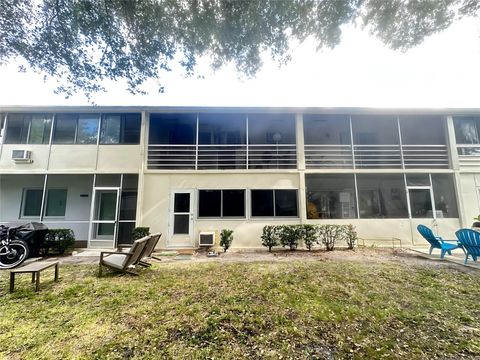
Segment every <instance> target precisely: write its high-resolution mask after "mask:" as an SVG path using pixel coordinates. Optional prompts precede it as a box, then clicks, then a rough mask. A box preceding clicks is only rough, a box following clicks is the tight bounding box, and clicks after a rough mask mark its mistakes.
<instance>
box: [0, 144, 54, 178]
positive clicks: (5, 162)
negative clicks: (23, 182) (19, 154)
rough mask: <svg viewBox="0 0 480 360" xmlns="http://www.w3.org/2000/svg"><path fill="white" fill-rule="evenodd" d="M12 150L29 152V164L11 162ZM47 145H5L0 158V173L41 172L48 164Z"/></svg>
mask: <svg viewBox="0 0 480 360" xmlns="http://www.w3.org/2000/svg"><path fill="white" fill-rule="evenodd" d="M12 150H30V151H31V152H32V157H31V159H32V160H33V162H31V163H15V162H13V161H12ZM48 152H49V146H48V145H28V144H19V145H7V144H4V145H3V147H2V153H1V156H0V172H1V173H14V172H29V173H31V172H41V171H44V170H45V169H46V168H47V163H48Z"/></svg>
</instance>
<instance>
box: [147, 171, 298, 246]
mask: <svg viewBox="0 0 480 360" xmlns="http://www.w3.org/2000/svg"><path fill="white" fill-rule="evenodd" d="M298 188H299V176H298V174H297V173H283V174H278V173H276V174H275V173H256V174H252V173H250V174H240V173H228V172H226V171H223V172H217V173H206V174H205V173H204V174H192V173H190V174H188V173H183V174H175V175H171V174H155V173H149V174H145V175H144V189H143V191H144V195H143V203H142V215H141V217H140V219H139V221H140V223H141V225H144V226H150V228H151V231H152V232H161V233H163V236H162V238H161V240H160V244H159V246H160V247H166V243H167V238H168V233H169V231H168V230H169V228H168V225H169V220H170V194H171V191H172V190H174V189H177V190H180V189H194V190H198V189H298ZM196 193H197V191H195V192H194V213H195V220H194V230H193V231H194V238H195V242H197V240H198V233H199V232H200V231H213V230H217V231H219V230H221V229H223V228H229V229H232V230H234V231H235V235H234V238H235V240H234V244H233V247H260V246H261V245H260V242H259V241H260V240H259V239H260V238H259V236H260V233H261V229H262V228H263V226H264V225H266V224H273V223H277V224H283V223H296V224H298V223H300V218H297V219H273V218H270V219H268V220H267V219H265V220H263V219H262V220H253V219H248V218H245V219H235V220H233V219H228V220H222V219H197V218H196V217H197V211H196V207H197V202H196V196H197V194H196ZM246 210H247V214H248V212H249V209H248V206H247V209H246Z"/></svg>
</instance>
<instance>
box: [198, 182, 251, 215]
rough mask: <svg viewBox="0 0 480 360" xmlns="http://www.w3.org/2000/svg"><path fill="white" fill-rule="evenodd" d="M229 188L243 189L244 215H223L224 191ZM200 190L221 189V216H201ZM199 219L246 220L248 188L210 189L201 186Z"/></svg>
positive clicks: (215, 189)
mask: <svg viewBox="0 0 480 360" xmlns="http://www.w3.org/2000/svg"><path fill="white" fill-rule="evenodd" d="M229 190H239V191H243V216H224V215H223V192H224V191H229ZM200 191H220V216H200ZM197 199H198V201H197V206H196V210H197V216H196V219H197V220H208V219H228V220H235V219H238V220H244V219H247V218H248V217H247V189H245V188H224V189H217V188H214V189H209V188H199V189H197Z"/></svg>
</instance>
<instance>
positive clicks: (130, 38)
mask: <svg viewBox="0 0 480 360" xmlns="http://www.w3.org/2000/svg"><path fill="white" fill-rule="evenodd" d="M479 12H480V5H479V2H478V1H477V0H0V64H4V63H6V62H9V61H11V60H12V59H19V58H23V59H24V60H26V62H27V63H28V64H29V66H30V67H31V68H32V69H33V70H35V71H37V72H40V73H44V74H46V76H50V77H53V78H56V79H59V84H60V85H59V87H58V89H57V91H58V92H61V93H64V94H65V95H67V96H69V95H71V94H72V93H73V92H75V91H78V90H81V91H84V92H85V93H86V94H87V95H88V94H90V93H92V92H95V91H98V90H101V89H102V86H101V85H100V84H101V82H102V80H105V79H111V80H119V79H126V80H127V82H128V89H129V90H130V91H131V92H132V93H136V92H141V85H142V84H143V83H144V82H145V81H146V80H147V79H149V78H159V77H160V74H161V72H162V71H165V70H166V71H168V70H170V69H171V66H172V65H173V64H174V63H180V65H181V66H182V67H183V68H184V69H185V70H186V73H187V74H194V73H195V68H196V63H197V59H198V58H199V57H201V56H209V57H210V58H211V64H212V66H213V68H219V67H221V66H222V65H224V64H226V63H229V62H233V63H235V65H236V68H237V70H238V71H239V72H240V73H243V74H245V75H247V76H253V75H254V74H255V73H256V72H257V71H258V70H259V68H260V67H261V53H262V52H264V51H268V52H269V53H270V54H271V56H272V58H273V59H274V60H277V61H279V62H280V63H284V62H286V61H288V60H289V56H290V55H289V43H290V42H291V41H292V40H297V41H303V40H304V39H305V38H307V37H308V36H312V37H314V39H315V40H316V41H317V44H318V47H319V48H322V47H330V48H333V47H334V46H335V45H337V44H338V43H339V42H340V39H341V26H342V25H344V24H348V23H352V22H355V23H357V24H359V25H361V26H364V27H366V28H367V29H369V31H370V32H371V33H372V34H373V35H375V36H377V37H379V38H380V39H381V40H382V41H383V42H384V43H385V44H387V45H388V46H390V47H391V48H393V49H400V50H406V49H408V48H410V47H412V46H415V45H417V44H419V43H421V42H422V41H423V39H424V38H425V37H426V36H429V35H431V34H434V33H436V32H439V31H441V30H443V29H445V28H447V27H448V26H449V25H451V24H452V23H453V22H454V21H455V20H457V19H459V18H461V17H462V16H466V15H470V16H478V13H479ZM160 90H162V89H160Z"/></svg>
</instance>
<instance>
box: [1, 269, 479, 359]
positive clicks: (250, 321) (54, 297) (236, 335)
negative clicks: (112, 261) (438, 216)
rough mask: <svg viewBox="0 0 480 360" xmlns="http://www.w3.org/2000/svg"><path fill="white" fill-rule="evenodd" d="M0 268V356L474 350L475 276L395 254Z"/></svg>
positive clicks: (440, 353) (409, 355)
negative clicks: (102, 272)
mask: <svg viewBox="0 0 480 360" xmlns="http://www.w3.org/2000/svg"><path fill="white" fill-rule="evenodd" d="M96 271H97V267H96V266H91V265H70V266H66V265H62V266H61V270H60V282H59V283H53V282H52V281H51V280H50V278H51V276H52V272H45V274H43V273H42V279H43V283H44V285H43V289H42V291H41V292H39V293H35V292H34V291H33V286H31V284H29V276H28V275H24V276H18V279H17V284H16V289H17V290H16V291H15V293H14V294H12V295H10V294H8V287H7V285H8V283H7V275H8V273H7V272H2V273H1V274H0V277H1V280H0V286H1V288H0V315H1V317H0V323H1V326H0V358H2V357H3V358H6V359H67V358H68V359H70V358H99V359H104V358H105V359H107V358H108V359H130V358H132V359H141V358H145V359H152V358H175V359H185V358H194V359H196V358H220V359H241V358H267V359H279V358H280V357H282V358H284V359H285V358H292V359H330V358H349V357H352V358H380V357H387V358H392V357H393V358H405V359H413V358H418V359H425V358H434V357H442V358H444V357H451V358H458V357H459V356H460V355H463V356H464V357H465V358H474V357H475V356H480V285H479V276H480V274H479V273H471V274H468V273H464V272H460V271H456V270H453V269H446V268H433V267H426V266H419V265H412V266H406V265H404V264H403V265H402V264H399V263H395V262H378V261H377V262H370V263H361V262H358V261H340V262H336V261H328V260H327V261H320V260H316V261H313V260H308V261H301V260H295V261H283V262H281V261H276V262H254V263H228V264H227V263H188V264H180V263H173V264H172V263H170V264H160V265H155V266H154V268H153V269H151V270H144V271H142V273H141V275H140V276H139V277H131V276H117V275H111V274H109V275H108V276H106V277H103V278H100V279H99V278H97V277H96Z"/></svg>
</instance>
